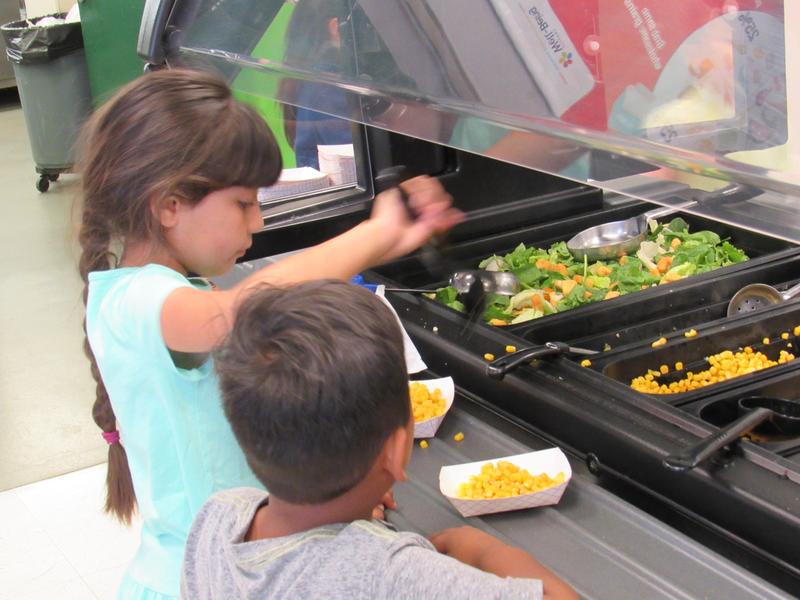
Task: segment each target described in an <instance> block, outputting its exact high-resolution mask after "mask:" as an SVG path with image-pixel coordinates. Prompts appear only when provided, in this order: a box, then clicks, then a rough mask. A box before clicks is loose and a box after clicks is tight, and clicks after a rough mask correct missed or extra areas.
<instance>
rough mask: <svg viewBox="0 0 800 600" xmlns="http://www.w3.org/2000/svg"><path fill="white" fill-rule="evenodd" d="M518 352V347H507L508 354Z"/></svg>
mask: <svg viewBox="0 0 800 600" xmlns="http://www.w3.org/2000/svg"><path fill="white" fill-rule="evenodd" d="M516 351H517V347H516V346H511V345H509V346H506V352H516Z"/></svg>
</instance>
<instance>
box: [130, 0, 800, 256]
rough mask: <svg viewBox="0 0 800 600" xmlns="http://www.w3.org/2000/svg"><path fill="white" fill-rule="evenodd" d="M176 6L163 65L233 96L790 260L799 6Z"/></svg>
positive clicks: (432, 1) (502, 1)
mask: <svg viewBox="0 0 800 600" xmlns="http://www.w3.org/2000/svg"><path fill="white" fill-rule="evenodd" d="M149 3H150V2H148V4H149ZM174 4H175V7H174V8H173V9H172V12H173V14H174V15H177V16H176V18H175V19H173V20H172V22H169V23H167V25H166V29H165V31H168V32H169V38H168V39H167V41H166V43H167V45H168V46H169V47H168V48H167V50H166V55H167V57H168V60H171V61H172V62H182V63H186V64H190V65H209V64H210V65H212V66H213V67H214V68H216V69H218V70H220V71H221V72H223V73H224V74H226V76H227V77H228V78H229V80H230V81H231V84H232V85H233V87H234V88H236V89H239V90H241V91H243V92H246V93H248V94H253V95H256V96H260V97H264V98H271V99H277V100H279V101H282V102H286V103H289V104H294V105H298V104H302V105H303V108H307V109H311V110H315V111H318V112H321V113H326V114H329V115H332V116H335V117H341V118H345V119H349V120H352V121H356V122H360V123H364V124H366V125H369V126H374V127H379V128H382V129H386V130H390V131H395V132H399V133H404V134H407V135H411V136H413V137H417V138H421V139H425V140H429V141H432V142H436V143H439V144H444V145H448V146H452V147H456V148H460V149H463V150H466V151H469V152H474V153H478V154H482V155H485V156H488V157H491V158H496V159H499V160H502V161H506V162H510V163H514V164H517V165H521V166H524V167H529V168H532V169H536V170H540V171H544V172H548V173H551V174H555V175H559V176H562V177H565V178H568V179H572V180H576V181H582V182H588V183H590V184H592V185H595V186H598V187H601V188H604V189H608V190H612V191H615V192H620V193H622V194H626V195H629V196H634V197H638V198H641V199H644V200H649V201H652V202H655V203H657V204H662V205H672V204H677V203H681V202H686V200H689V199H698V202H697V203H696V204H695V205H694V207H692V208H689V209H687V211H688V212H694V213H697V214H702V215H705V216H708V217H710V218H713V219H715V220H718V221H721V222H727V223H731V224H735V225H737V226H740V227H745V228H747V229H750V230H754V231H758V232H761V233H766V234H768V235H772V236H775V237H779V238H782V239H786V240H790V241H794V242H800V210H798V207H800V102H795V103H792V102H791V101H790V99H791V98H800V72H798V70H797V69H794V70H792V69H789V68H786V65H790V64H796V63H797V62H798V61H799V60H800V35H797V33H798V32H792V31H791V29H790V24H795V26H796V24H798V23H800V3H797V2H783V1H782V0H713V1H712V0H708V1H706V2H696V0H673V1H672V2H669V3H665V2H662V1H661V0H581V1H577V2H576V1H575V0H461V1H459V2H457V3H454V2H448V1H447V0H402V1H397V2H385V1H383V0H358V1H356V0H328V1H326V2H322V1H321V0H316V1H315V0H295V1H293V2H286V3H284V2H278V1H273V2H270V1H268V0H220V1H216V2H210V1H208V0H175V2H174ZM321 7H325V9H324V11H323V10H322V8H321ZM325 11H327V12H325ZM290 13H291V14H290ZM282 15H283V17H284V21H283V22H284V24H285V22H286V21H285V19H288V27H285V26H284V27H283V28H280V27H278V23H279V22H280V21H281V16H282ZM180 21H182V22H180ZM331 23H333V24H334V26H333V27H332V26H331ZM144 27H145V25H144V24H143V28H144ZM793 33H794V35H792V34H793ZM165 39H166V38H165ZM270 44H271V45H272V46H271V47H272V49H273V50H272V52H271V53H270V52H269V51H267V50H265V49H266V48H268V47H270ZM276 45H277V46H279V47H280V46H282V47H283V52H282V53H281V52H278V53H277V54H276V52H275V51H274V48H275V46H276ZM792 59H794V60H792ZM299 89H305V92H306V93H304V94H302V100H299V98H300V97H301V96H298V90H299ZM309 91H310V92H311V93H309ZM336 96H338V97H339V98H340V99H342V98H344V99H346V102H331V101H330V99H331V98H332V97H336ZM333 106H338V107H340V108H338V109H333V108H332V107H333ZM341 107H346V108H344V109H343V108H341ZM732 184H735V185H734V186H733V188H732ZM731 189H735V190H736V193H734V194H731V193H730V190H731Z"/></svg>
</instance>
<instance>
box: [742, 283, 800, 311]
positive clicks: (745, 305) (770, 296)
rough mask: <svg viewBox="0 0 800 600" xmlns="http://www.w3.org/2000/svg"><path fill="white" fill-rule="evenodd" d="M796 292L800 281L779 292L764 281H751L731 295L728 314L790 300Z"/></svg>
mask: <svg viewBox="0 0 800 600" xmlns="http://www.w3.org/2000/svg"><path fill="white" fill-rule="evenodd" d="M798 294H800V283H798V284H797V285H793V286H792V287H790V288H789V289H788V290H786V291H785V292H780V291H778V290H776V289H775V288H774V287H772V286H771V285H767V284H766V283H751V284H750V285H746V286H744V287H743V288H742V289H740V290H739V291H738V292H736V293H735V294H734V295H733V298H731V301H730V302H729V303H728V316H729V317H734V316H736V315H738V314H741V313H748V312H751V311H754V310H758V309H760V308H766V307H767V306H772V305H773V304H780V303H781V302H786V301H787V300H791V299H792V298H794V297H795V296H797V295H798Z"/></svg>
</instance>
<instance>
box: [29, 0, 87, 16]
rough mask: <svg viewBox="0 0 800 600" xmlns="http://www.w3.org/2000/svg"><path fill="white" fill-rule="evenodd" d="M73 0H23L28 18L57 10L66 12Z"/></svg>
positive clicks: (73, 2)
mask: <svg viewBox="0 0 800 600" xmlns="http://www.w3.org/2000/svg"><path fill="white" fill-rule="evenodd" d="M73 4H75V0H25V11H26V12H27V14H28V18H29V19H30V18H32V17H41V16H42V15H50V14H53V13H57V12H68V11H69V9H70V8H72V5H73Z"/></svg>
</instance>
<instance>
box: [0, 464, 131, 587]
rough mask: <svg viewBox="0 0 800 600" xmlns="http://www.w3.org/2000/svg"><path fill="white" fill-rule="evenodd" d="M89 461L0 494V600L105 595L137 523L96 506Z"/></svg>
mask: <svg viewBox="0 0 800 600" xmlns="http://www.w3.org/2000/svg"><path fill="white" fill-rule="evenodd" d="M105 474H106V467H105V465H104V464H103V465H97V466H94V467H89V468H88V469H83V470H80V471H75V472H73V473H68V474H66V475H61V476H59V477H54V478H52V479H46V480H44V481H39V482H36V483H33V484H30V485H26V486H22V487H18V488H15V489H12V490H8V491H6V492H0V600H12V599H13V600H43V599H45V598H47V599H50V598H54V599H55V598H58V599H59V600H95V599H102V600H109V599H112V598H114V594H115V590H116V587H117V584H118V583H119V580H120V579H121V577H122V574H123V572H124V570H125V567H126V565H127V563H128V562H129V561H130V559H131V557H132V556H133V553H134V552H135V550H136V546H137V544H138V537H139V529H140V527H141V523H140V522H138V521H136V522H135V523H134V525H133V526H132V527H130V528H128V527H123V526H121V525H119V524H118V523H116V522H115V521H113V520H112V519H111V518H110V517H108V516H106V515H105V514H104V513H103V512H102V509H101V507H102V503H103V498H104V495H103V493H104V492H103V486H104V483H105Z"/></svg>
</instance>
